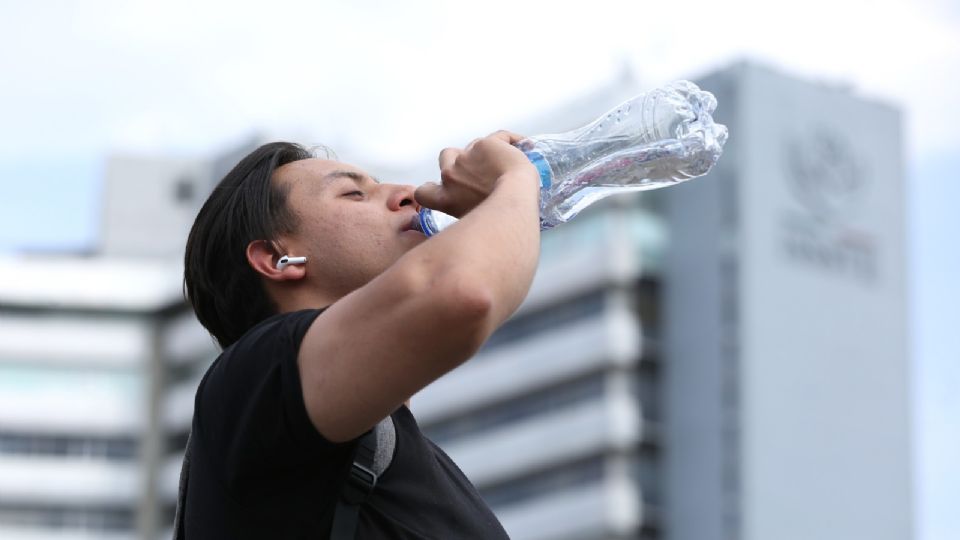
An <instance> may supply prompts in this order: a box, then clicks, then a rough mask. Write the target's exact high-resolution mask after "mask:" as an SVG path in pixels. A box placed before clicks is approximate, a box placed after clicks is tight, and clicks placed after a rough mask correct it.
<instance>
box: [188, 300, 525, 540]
mask: <svg viewBox="0 0 960 540" xmlns="http://www.w3.org/2000/svg"><path fill="white" fill-rule="evenodd" d="M319 313H320V311H318V310H305V311H298V312H295V313H287V314H282V315H278V316H275V317H272V318H270V319H268V320H266V321H264V322H262V323H260V324H259V325H257V326H256V327H254V328H253V329H251V330H250V331H249V332H247V333H246V334H245V335H244V336H243V337H242V338H241V339H240V340H239V341H237V343H235V344H234V345H232V346H230V347H229V348H227V349H226V350H225V351H224V352H223V354H221V355H220V357H219V358H217V360H216V361H215V362H214V363H213V365H211V366H210V369H209V370H208V371H207V373H206V375H204V377H203V380H202V381H201V383H200V386H199V388H198V389H197V396H196V403H195V410H194V416H193V432H192V435H191V439H192V442H191V444H192V450H191V459H190V461H191V464H190V468H189V479H188V488H187V494H186V507H185V510H184V525H185V536H186V538H187V539H189V540H215V539H220V538H223V539H228V538H229V539H245V538H258V539H259V538H263V539H288V538H289V539H299V538H309V539H311V540H317V539H324V538H328V537H329V531H330V526H331V524H332V520H333V511H334V508H335V507H336V502H337V499H338V497H339V494H340V489H341V486H342V484H343V482H344V479H345V478H346V475H347V472H348V470H349V467H350V464H351V461H352V453H353V449H354V447H355V445H356V441H351V442H346V443H339V444H338V443H332V442H330V441H327V440H326V439H325V438H324V437H323V436H322V435H320V433H319V432H318V431H317V430H316V428H314V426H313V424H312V423H311V422H310V419H309V417H308V416H307V411H306V407H305V405H304V400H303V393H302V390H301V387H300V373H299V370H298V368H297V352H298V350H299V348H300V342H301V340H302V339H303V336H304V334H305V333H306V331H307V328H309V326H310V324H311V323H312V322H313V320H314V319H315V318H316V317H317V315H318V314H319ZM392 417H393V421H394V425H395V426H396V431H397V442H396V449H395V451H394V457H393V462H392V463H391V465H390V468H389V469H387V470H386V471H385V472H384V473H383V474H382V475H381V476H380V479H379V482H378V484H377V487H376V489H375V490H374V491H373V493H372V494H371V496H370V498H368V499H367V502H366V503H365V505H364V506H363V508H362V509H361V511H360V521H359V525H358V527H357V536H356V537H357V538H360V539H367V538H371V539H380V538H384V539H386V538H401V539H408V538H409V539H414V538H416V539H421V538H435V539H451V538H483V539H487V538H506V537H507V535H506V533H505V532H504V530H503V528H502V527H501V525H500V523H499V522H498V521H497V518H496V517H495V516H494V515H493V513H492V512H491V511H490V509H489V508H488V507H487V505H486V504H485V503H484V502H483V500H482V499H481V498H480V495H479V494H478V493H477V491H476V489H475V488H474V487H473V485H471V484H470V481H469V480H467V478H466V477H465V476H464V475H463V473H462V472H461V471H460V469H459V468H458V467H457V466H456V465H455V464H454V463H453V461H452V460H451V459H450V458H449V457H447V455H446V454H444V453H443V451H442V450H440V448H438V447H437V446H436V445H434V444H433V443H432V442H431V441H429V440H428V439H427V438H426V437H424V436H423V434H422V433H421V432H420V429H419V428H418V427H417V423H416V420H414V418H413V415H412V414H411V413H410V411H409V410H408V409H407V408H406V407H401V408H400V409H398V410H397V411H396V412H394V413H393V414H392Z"/></svg>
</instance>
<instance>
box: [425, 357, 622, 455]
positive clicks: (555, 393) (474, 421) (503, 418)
mask: <svg viewBox="0 0 960 540" xmlns="http://www.w3.org/2000/svg"><path fill="white" fill-rule="evenodd" d="M604 383H605V378H604V376H603V374H601V373H597V374H594V375H590V376H587V377H585V378H581V379H577V380H575V381H573V382H568V383H564V384H561V385H559V386H551V387H549V388H545V389H542V390H538V391H535V392H532V393H529V394H525V395H524V396H522V397H520V398H518V399H514V400H511V401H506V402H501V403H497V404H495V405H493V406H491V407H487V408H484V409H480V410H478V411H472V412H470V413H469V414H464V415H461V416H457V417H454V418H451V419H449V420H445V421H441V422H439V423H437V424H433V425H430V426H427V427H425V428H424V429H423V431H424V433H426V435H427V437H429V438H430V439H431V440H433V441H434V442H436V443H437V444H442V443H445V442H449V441H450V440H453V439H457V438H460V437H465V436H468V435H476V434H478V433H482V432H485V431H489V430H492V429H495V428H498V427H502V426H504V425H507V424H511V423H514V422H519V421H521V420H523V419H526V418H530V417H533V416H537V415H539V414H543V413H545V412H548V411H554V410H557V409H559V408H562V407H569V406H571V405H575V404H578V403H583V402H585V401H590V400H595V399H600V397H601V396H602V395H603V389H604Z"/></svg>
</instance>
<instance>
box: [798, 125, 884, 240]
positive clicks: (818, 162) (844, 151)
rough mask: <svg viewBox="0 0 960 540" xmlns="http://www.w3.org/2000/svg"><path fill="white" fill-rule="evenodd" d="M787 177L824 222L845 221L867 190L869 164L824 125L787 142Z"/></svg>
mask: <svg viewBox="0 0 960 540" xmlns="http://www.w3.org/2000/svg"><path fill="white" fill-rule="evenodd" d="M786 146H787V149H786V150H787V151H786V156H785V157H786V161H785V166H786V171H785V172H786V176H787V180H788V181H789V183H790V187H791V191H792V192H793V194H794V195H795V196H796V198H797V200H798V201H799V202H800V203H801V204H802V205H803V206H804V207H806V209H807V210H808V211H809V212H810V215H811V216H812V217H814V218H816V219H819V220H821V221H843V220H844V218H845V217H849V216H851V215H852V214H853V213H854V212H856V211H857V210H858V206H859V205H860V203H861V202H862V199H863V195H864V193H865V192H866V187H867V181H868V177H867V174H866V166H865V165H864V163H863V162H861V161H860V160H858V159H857V156H856V154H855V152H854V150H853V147H852V146H851V145H850V144H849V143H848V142H847V141H846V140H844V139H843V138H841V137H840V136H839V135H838V134H837V133H834V132H831V131H829V130H827V129H824V128H820V129H817V130H814V131H812V132H810V133H808V134H806V135H802V136H797V137H794V138H792V139H789V140H788V141H787V144H786Z"/></svg>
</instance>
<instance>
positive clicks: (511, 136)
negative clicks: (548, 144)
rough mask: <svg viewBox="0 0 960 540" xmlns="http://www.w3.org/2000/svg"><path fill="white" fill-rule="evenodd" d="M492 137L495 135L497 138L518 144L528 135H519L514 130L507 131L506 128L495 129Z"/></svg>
mask: <svg viewBox="0 0 960 540" xmlns="http://www.w3.org/2000/svg"><path fill="white" fill-rule="evenodd" d="M490 137H493V138H495V139H500V140H501V141H505V142H508V143H510V144H512V145H516V144H517V143H519V142H520V141H522V140H524V139H526V137H524V136H523V135H519V134H517V133H514V132H512V131H507V130H505V129H501V130H499V131H494V132H493V133H491V134H490Z"/></svg>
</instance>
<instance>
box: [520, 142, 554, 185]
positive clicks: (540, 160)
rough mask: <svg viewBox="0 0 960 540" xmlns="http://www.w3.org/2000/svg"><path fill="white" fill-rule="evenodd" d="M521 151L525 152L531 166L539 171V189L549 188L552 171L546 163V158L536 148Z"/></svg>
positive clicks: (551, 180)
mask: <svg viewBox="0 0 960 540" xmlns="http://www.w3.org/2000/svg"><path fill="white" fill-rule="evenodd" d="M523 153H524V154H526V156H527V159H529V160H530V163H533V166H534V167H536V168H537V172H538V173H540V189H549V188H550V186H552V185H553V171H551V170H550V164H549V163H547V159H546V158H545V157H543V154H541V153H540V152H537V151H536V150H526V151H524V152H523Z"/></svg>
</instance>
